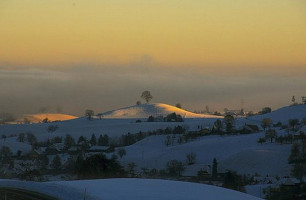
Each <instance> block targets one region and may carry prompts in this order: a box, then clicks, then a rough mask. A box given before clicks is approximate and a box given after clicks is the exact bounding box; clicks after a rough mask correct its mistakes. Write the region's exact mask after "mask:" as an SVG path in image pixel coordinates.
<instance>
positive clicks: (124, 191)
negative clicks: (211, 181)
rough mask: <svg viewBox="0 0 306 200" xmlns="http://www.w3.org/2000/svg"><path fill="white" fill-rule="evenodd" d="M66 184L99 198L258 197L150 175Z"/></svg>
mask: <svg viewBox="0 0 306 200" xmlns="http://www.w3.org/2000/svg"><path fill="white" fill-rule="evenodd" d="M56 183H57V184H59V185H63V186H69V187H72V188H75V189H78V190H81V191H83V190H84V188H86V189H87V191H88V194H89V195H91V196H93V197H96V198H97V199H103V200H121V199H133V200H144V199H146V200H156V199H159V200H172V199H175V200H186V199H188V200H200V199H209V200H220V199H222V200H240V199H241V200H259V198H257V197H254V196H250V195H247V194H244V193H241V192H237V191H233V190H228V189H224V188H220V187H215V186H210V185H204V184H196V183H187V182H179V181H168V180H151V179H104V180H84V181H67V182H65V181H61V182H56Z"/></svg>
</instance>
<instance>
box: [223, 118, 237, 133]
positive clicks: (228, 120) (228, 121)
mask: <svg viewBox="0 0 306 200" xmlns="http://www.w3.org/2000/svg"><path fill="white" fill-rule="evenodd" d="M224 121H225V128H226V132H227V133H231V132H232V131H233V125H234V121H235V119H234V117H233V116H232V115H226V116H225V117H224Z"/></svg>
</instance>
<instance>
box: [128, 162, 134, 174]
mask: <svg viewBox="0 0 306 200" xmlns="http://www.w3.org/2000/svg"><path fill="white" fill-rule="evenodd" d="M135 167H136V164H135V163H133V162H131V163H129V164H128V167H127V170H128V173H129V174H130V175H131V176H132V177H134V176H135Z"/></svg>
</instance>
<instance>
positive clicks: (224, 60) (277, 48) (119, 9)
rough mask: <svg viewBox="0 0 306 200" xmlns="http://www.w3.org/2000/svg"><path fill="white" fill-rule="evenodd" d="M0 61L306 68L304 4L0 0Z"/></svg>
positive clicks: (276, 0)
mask: <svg viewBox="0 0 306 200" xmlns="http://www.w3.org/2000/svg"><path fill="white" fill-rule="evenodd" d="M0 24H1V27H0V63H1V62H2V63H11V64H15V65H66V64H74V63H80V62H81V63H86V62H93V63H115V64H118V63H127V62H131V61H133V60H135V59H136V58H137V57H141V56H142V55H150V56H151V57H153V58H154V59H156V60H157V61H158V62H160V63H164V64H170V65H175V64H185V63H196V64H220V65H245V64H253V65H269V66H279V65H284V66H285V65H291V66H305V64H306V3H304V2H303V1H302V0H295V1H292V0H269V1H266V0H249V1H245V0H235V1H229V0H219V1H216V0H206V1H195V0H180V1H179V0H177V1H161V0H147V1H143V0H142V1H141V0H130V1H123V0H115V1H110V0H91V1H85V0H74V1H73V0H65V1H62V0H52V1H40V0H2V1H1V2H0Z"/></svg>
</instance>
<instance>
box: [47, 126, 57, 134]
mask: <svg viewBox="0 0 306 200" xmlns="http://www.w3.org/2000/svg"><path fill="white" fill-rule="evenodd" d="M57 129H58V125H50V126H48V128H47V130H48V132H49V133H53V132H55V131H56V130H57Z"/></svg>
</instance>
